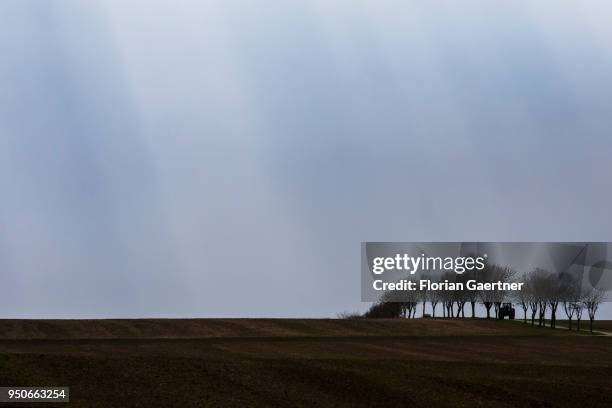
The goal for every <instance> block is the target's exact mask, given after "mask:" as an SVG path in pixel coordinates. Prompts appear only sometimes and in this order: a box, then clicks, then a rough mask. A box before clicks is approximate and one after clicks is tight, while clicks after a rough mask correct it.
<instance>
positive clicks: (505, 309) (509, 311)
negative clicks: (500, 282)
mask: <svg viewBox="0 0 612 408" xmlns="http://www.w3.org/2000/svg"><path fill="white" fill-rule="evenodd" d="M514 312H515V310H514V308H513V307H512V303H504V304H503V305H501V307H500V308H499V315H498V317H499V319H501V320H503V319H504V318H505V317H506V316H508V318H509V319H510V320H514Z"/></svg>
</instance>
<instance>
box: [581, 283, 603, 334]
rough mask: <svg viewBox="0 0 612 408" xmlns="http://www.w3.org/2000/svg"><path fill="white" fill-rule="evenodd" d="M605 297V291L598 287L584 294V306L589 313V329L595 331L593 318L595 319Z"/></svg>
mask: <svg viewBox="0 0 612 408" xmlns="http://www.w3.org/2000/svg"><path fill="white" fill-rule="evenodd" d="M604 298H605V293H604V292H603V291H602V290H600V289H597V288H593V289H591V290H589V291H587V293H586V294H585V296H584V306H585V307H586V309H587V312H588V313H589V331H590V332H591V333H593V320H595V313H597V309H598V308H599V305H600V304H601V302H603V300H604Z"/></svg>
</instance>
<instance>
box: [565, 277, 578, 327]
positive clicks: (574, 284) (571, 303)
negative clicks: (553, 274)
mask: <svg viewBox="0 0 612 408" xmlns="http://www.w3.org/2000/svg"><path fill="white" fill-rule="evenodd" d="M561 285H562V287H563V289H562V295H563V296H562V301H563V310H564V311H565V316H567V320H568V325H569V327H568V328H569V330H572V318H573V317H574V315H575V314H576V312H577V309H578V308H577V307H576V306H577V305H578V304H580V303H581V289H580V282H579V277H578V276H571V275H564V276H563V277H562V280H561ZM580 314H582V312H581V313H580ZM578 330H580V328H579V329H578Z"/></svg>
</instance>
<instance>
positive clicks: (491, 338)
mask: <svg viewBox="0 0 612 408" xmlns="http://www.w3.org/2000/svg"><path fill="white" fill-rule="evenodd" d="M0 385H2V386H9V385H10V386H41V385H42V386H51V385H57V386H70V387H71V403H70V404H69V405H65V404H64V406H79V407H123V406H128V407H131V406H142V407H172V406H177V407H201V406H221V407H227V406H240V407H245V406H256V407H295V406H323V407H327V406H331V407H352V406H358V407H372V406H386V407H395V406H397V407H400V406H413V407H432V406H448V407H451V406H452V407H457V406H466V407H467V406H470V407H472V406H481V407H525V406H527V407H530V406H534V407H557V406H566V407H572V406H601V407H604V406H611V404H612V398H611V395H610V390H611V389H612V337H606V336H592V335H588V334H583V333H580V334H578V333H574V332H569V331H567V330H551V329H548V328H537V327H535V328H534V327H531V326H529V325H525V324H522V323H518V322H510V321H503V322H499V321H486V320H471V319H466V320H461V319H457V320H446V319H435V320H432V319H425V320H421V319H417V320H315V319H187V320H170V319H143V320H55V321H53V320H45V321H35V320H29V321H28V320H0ZM41 406H43V405H41ZM44 406H49V405H48V404H46V405H44Z"/></svg>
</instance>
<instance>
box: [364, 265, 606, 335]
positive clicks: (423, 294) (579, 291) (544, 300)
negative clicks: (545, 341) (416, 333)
mask: <svg viewBox="0 0 612 408" xmlns="http://www.w3.org/2000/svg"><path fill="white" fill-rule="evenodd" d="M412 279H416V278H414V277H413V278H412ZM419 279H429V280H431V281H433V282H445V281H448V282H458V283H465V282H467V281H468V280H477V281H479V282H523V283H524V285H523V288H522V290H519V291H506V290H488V291H487V290H482V291H479V290H467V289H463V290H413V291H407V290H406V291H389V292H385V294H384V295H383V296H382V297H381V299H380V300H379V301H378V302H376V303H374V304H373V305H372V306H371V307H370V309H369V310H368V311H367V312H366V313H365V314H364V315H363V317H365V318H407V319H411V318H415V317H416V314H417V309H418V308H419V306H420V309H421V316H425V315H426V314H427V309H428V307H427V306H428V305H429V310H430V311H431V314H430V315H431V316H432V317H436V316H441V317H447V318H465V317H466V316H467V317H473V318H474V317H476V306H477V305H478V304H480V305H482V306H483V307H484V309H485V311H486V317H487V319H490V318H491V317H493V316H494V317H495V318H498V316H499V312H500V308H501V307H502V304H503V303H505V302H507V303H514V304H517V305H518V306H520V308H522V310H523V319H524V321H525V322H527V321H528V319H530V320H531V324H532V325H536V324H537V325H539V326H544V325H545V323H546V316H547V313H548V314H549V315H550V327H552V328H554V327H555V326H556V321H557V315H558V313H559V309H562V310H563V311H564V312H565V316H566V317H567V319H568V320H569V329H570V330H571V329H572V321H573V320H576V321H577V324H578V330H580V321H581V320H582V317H583V313H584V311H585V310H586V311H587V315H588V319H589V322H590V326H589V327H590V330H591V331H593V321H594V320H595V314H596V313H597V309H598V307H599V305H600V304H601V303H602V302H603V300H604V292H603V291H601V290H598V289H596V288H590V287H589V288H584V287H582V281H581V276H576V275H572V274H569V273H568V274H557V273H552V272H550V271H547V270H545V269H536V270H534V271H532V272H530V273H524V274H520V275H519V274H517V273H516V272H515V271H514V270H513V269H512V268H510V267H507V266H500V265H495V264H491V265H487V267H486V268H485V269H484V270H482V271H471V272H466V273H464V274H456V273H454V272H449V273H445V274H442V275H438V276H421V277H420V278H419ZM418 286H419V285H417V287H418ZM457 286H459V285H457ZM462 286H463V287H465V284H464V285H462ZM468 308H469V310H467V309H468ZM353 317H355V316H353Z"/></svg>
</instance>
